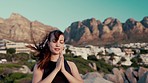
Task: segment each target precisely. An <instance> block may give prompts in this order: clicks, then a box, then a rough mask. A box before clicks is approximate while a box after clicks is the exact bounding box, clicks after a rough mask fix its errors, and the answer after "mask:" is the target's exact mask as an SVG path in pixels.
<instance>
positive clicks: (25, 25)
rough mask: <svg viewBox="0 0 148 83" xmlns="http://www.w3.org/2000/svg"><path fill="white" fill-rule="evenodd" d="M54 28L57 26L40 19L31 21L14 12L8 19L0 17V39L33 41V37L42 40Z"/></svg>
mask: <svg viewBox="0 0 148 83" xmlns="http://www.w3.org/2000/svg"><path fill="white" fill-rule="evenodd" d="M54 29H57V28H53V27H51V26H47V25H44V24H42V23H40V22H38V21H34V22H31V21H29V20H28V19H27V18H25V17H23V16H21V15H19V14H16V13H12V14H11V16H10V17H9V18H8V19H2V18H0V39H8V40H12V41H23V42H29V43H32V40H33V39H34V40H35V41H40V40H41V37H43V36H45V34H47V33H48V32H49V31H52V30H54ZM31 35H32V36H33V39H32V37H31Z"/></svg>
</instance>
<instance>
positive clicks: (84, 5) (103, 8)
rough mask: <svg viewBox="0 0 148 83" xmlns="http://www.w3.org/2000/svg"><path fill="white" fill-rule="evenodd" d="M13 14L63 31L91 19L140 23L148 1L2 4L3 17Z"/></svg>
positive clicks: (21, 0) (17, 0)
mask: <svg viewBox="0 0 148 83" xmlns="http://www.w3.org/2000/svg"><path fill="white" fill-rule="evenodd" d="M12 13H18V14H20V15H22V16H24V17H26V18H27V19H29V20H30V21H35V20H37V21H39V22H41V23H43V24H45V25H50V26H53V27H57V28H59V29H60V30H62V31H64V30H65V29H66V28H67V27H68V26H70V25H71V23H73V22H76V21H83V20H85V19H90V18H95V19H97V20H100V21H101V22H103V21H104V20H105V19H106V18H108V17H113V18H117V19H118V20H120V21H121V22H125V21H126V20H127V19H129V18H134V19H135V20H137V21H141V20H142V19H143V18H144V17H145V16H148V0H1V1H0V17H1V18H4V19H7V18H9V17H10V15H11V14H12Z"/></svg>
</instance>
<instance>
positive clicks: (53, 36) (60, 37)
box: [50, 34, 64, 39]
mask: <svg viewBox="0 0 148 83" xmlns="http://www.w3.org/2000/svg"><path fill="white" fill-rule="evenodd" d="M50 39H55V35H54V34H51V38H50ZM58 39H64V35H63V34H61V35H59V37H58Z"/></svg>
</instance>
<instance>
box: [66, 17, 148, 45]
mask: <svg viewBox="0 0 148 83" xmlns="http://www.w3.org/2000/svg"><path fill="white" fill-rule="evenodd" d="M64 33H65V37H66V39H67V41H66V42H67V43H70V44H74V45H83V44H84V45H86V44H92V45H106V44H115V43H129V42H148V16H147V17H144V18H143V20H142V21H136V20H134V19H133V18H129V19H128V20H127V21H126V22H125V23H121V22H120V21H119V20H118V19H116V18H112V17H109V18H107V19H105V20H104V22H102V23H101V21H100V20H96V19H95V18H91V19H86V20H83V21H82V22H80V21H78V22H73V23H72V24H71V25H70V26H69V27H68V28H67V29H66V30H65V32H64Z"/></svg>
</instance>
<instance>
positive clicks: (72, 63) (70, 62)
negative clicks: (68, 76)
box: [67, 61, 75, 67]
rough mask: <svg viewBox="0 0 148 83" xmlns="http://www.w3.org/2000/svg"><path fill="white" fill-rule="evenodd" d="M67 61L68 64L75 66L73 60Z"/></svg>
mask: <svg viewBox="0 0 148 83" xmlns="http://www.w3.org/2000/svg"><path fill="white" fill-rule="evenodd" d="M67 63H68V65H69V66H71V67H73V66H75V63H74V62H72V61H67Z"/></svg>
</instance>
